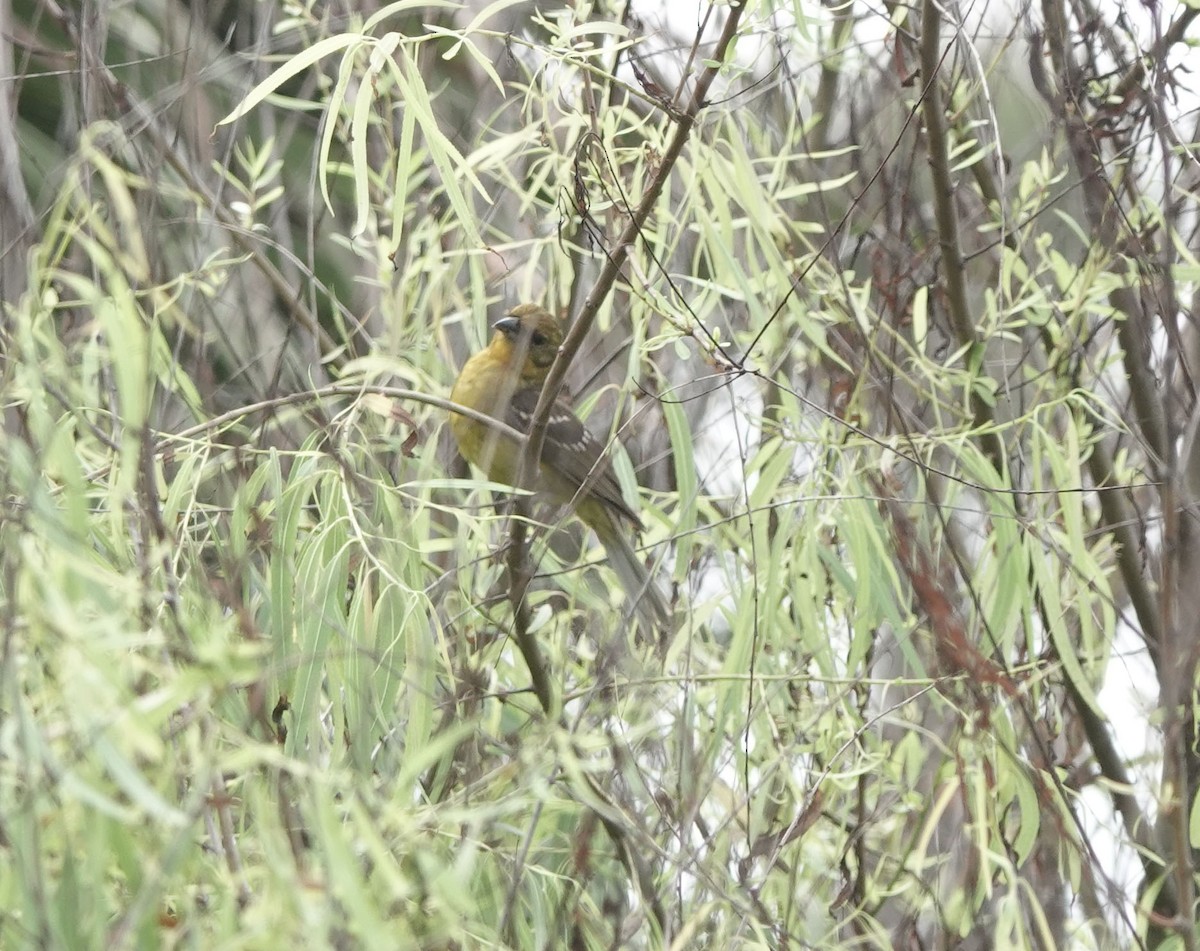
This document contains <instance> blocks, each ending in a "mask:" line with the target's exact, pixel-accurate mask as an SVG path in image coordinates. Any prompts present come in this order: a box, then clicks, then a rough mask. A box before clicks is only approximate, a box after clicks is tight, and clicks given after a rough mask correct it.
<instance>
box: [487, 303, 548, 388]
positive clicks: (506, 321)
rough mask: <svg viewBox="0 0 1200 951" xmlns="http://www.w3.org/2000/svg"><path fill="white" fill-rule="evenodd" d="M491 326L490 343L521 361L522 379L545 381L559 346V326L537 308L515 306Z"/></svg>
mask: <svg viewBox="0 0 1200 951" xmlns="http://www.w3.org/2000/svg"><path fill="white" fill-rule="evenodd" d="M492 326H493V329H495V331H496V336H495V337H494V338H493V339H494V341H495V342H497V343H501V342H502V343H503V344H505V345H507V346H508V347H511V348H512V350H513V352H514V353H515V354H516V355H517V357H518V359H520V360H522V362H523V364H524V372H523V373H522V374H521V375H522V376H523V377H545V375H546V372H547V371H548V370H549V369H550V364H552V363H553V362H554V358H555V357H556V356H558V348H559V347H561V346H562V342H563V328H562V325H561V324H560V323H559V322H558V320H556V319H555V318H554V316H553V315H552V314H550V313H548V312H547V311H545V310H543V309H542V308H541V307H539V306H538V305H537V304H518V305H517V306H516V307H514V308H513V309H512V310H510V311H509V312H508V313H507V314H505V315H504V316H503V317H501V318H500V319H499V320H497V321H496V323H495V324H493V325H492Z"/></svg>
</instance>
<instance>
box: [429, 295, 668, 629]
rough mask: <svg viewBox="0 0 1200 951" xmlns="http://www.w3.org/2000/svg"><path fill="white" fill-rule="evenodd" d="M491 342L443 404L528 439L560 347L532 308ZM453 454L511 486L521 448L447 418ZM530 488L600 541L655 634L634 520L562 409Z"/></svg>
mask: <svg viewBox="0 0 1200 951" xmlns="http://www.w3.org/2000/svg"><path fill="white" fill-rule="evenodd" d="M494 329H495V333H494V334H493V335H492V339H491V342H490V343H489V344H488V345H487V347H485V348H484V349H483V350H481V351H480V352H479V353H477V354H475V355H474V356H473V357H471V359H470V360H468V361H467V362H466V364H465V365H464V366H463V368H462V372H461V373H460V374H459V375H458V380H457V381H456V382H455V384H454V389H453V390H451V392H450V399H451V400H452V401H453V402H455V403H458V404H460V405H461V406H465V407H468V408H470V409H473V410H476V411H478V412H480V413H484V414H486V415H488V416H491V417H492V418H494V419H498V420H501V421H502V422H504V423H507V424H508V425H509V426H511V427H512V428H513V429H515V430H517V431H518V432H521V433H526V434H527V433H528V432H529V430H530V428H531V426H532V424H533V414H534V410H535V409H536V407H537V403H538V398H539V396H540V395H541V392H542V384H543V383H544V382H545V380H546V375H547V374H548V373H549V372H550V365H551V364H552V363H554V358H555V357H556V356H557V355H558V349H559V347H561V346H562V342H563V330H562V326H561V324H560V323H559V322H558V320H556V319H555V318H554V317H553V316H552V315H551V314H549V313H547V312H546V311H545V310H543V309H542V308H540V307H538V306H537V305H535V304H520V305H519V306H517V307H514V308H513V309H512V310H511V311H509V312H508V314H507V315H505V316H504V317H502V318H501V319H500V320H498V321H496V323H495V325H494ZM450 431H451V432H452V433H453V434H454V438H455V440H456V441H457V442H458V448H459V451H460V452H462V454H463V455H464V456H465V457H466V458H467V460H468V461H470V462H471V463H473V464H474V465H475V466H477V467H478V468H480V469H482V470H483V471H484V472H485V473H486V474H487V476H488V478H489V479H491V480H492V481H493V482H501V483H505V484H507V485H515V484H516V481H517V477H518V470H519V468H520V465H521V454H522V452H523V451H524V446H523V445H521V444H520V443H518V442H516V441H515V440H514V439H512V438H511V437H509V436H505V435H504V434H503V433H500V432H498V431H497V430H495V429H493V428H491V427H489V426H488V425H487V424H486V423H482V422H480V421H478V420H475V419H470V418H469V417H466V416H462V415H460V414H458V413H452V414H451V415H450ZM531 487H532V488H533V489H534V490H535V491H537V492H540V493H543V494H544V495H545V496H547V497H549V498H550V500H551V501H553V502H555V503H557V504H559V505H570V506H573V507H574V512H575V514H576V515H578V516H579V517H580V518H581V519H582V520H583V521H584V523H586V524H587V525H588V526H589V527H590V528H591V529H592V530H593V531H594V532H595V533H596V536H597V537H598V538H599V539H600V541H601V543H602V544H603V545H604V548H605V551H606V552H607V553H608V561H609V564H610V565H612V568H613V570H614V571H615V572H616V573H617V577H618V579H620V581H621V584H622V586H623V587H624V589H625V593H626V596H627V597H628V598H629V599H630V600H631V602H632V603H634V604H635V605H636V606H637V610H638V616H639V618H641V619H642V621H643V623H644V624H645V625H646V626H647V627H649V628H651V629H655V628H657V629H658V630H659V631H661V630H662V629H663V628H665V626H666V624H667V621H668V617H669V613H668V611H667V605H666V602H665V601H664V600H663V597H662V594H661V593H660V592H659V590H658V588H657V587H656V586H655V584H654V582H653V581H652V580H651V578H650V576H649V573H648V572H647V571H646V567H645V565H644V564H642V561H641V559H639V558H638V556H637V552H635V551H634V550H633V544H632V543H631V541H630V534H631V532H630V528H631V527H632V528H636V529H640V528H641V527H642V525H641V519H639V518H638V516H637V513H636V512H635V511H634V510H633V509H632V508H630V506H629V504H628V503H627V502H626V501H625V498H624V496H623V495H622V494H621V486H620V484H619V483H618V482H617V479H616V477H615V476H614V475H613V473H612V469H611V467H610V465H609V460H608V458H607V457H606V455H605V453H604V446H603V445H602V444H601V443H600V441H599V440H598V439H597V438H596V437H595V436H593V435H592V434H591V433H590V432H588V430H587V428H586V427H584V425H583V423H582V422H580V420H579V417H577V416H576V415H575V414H574V413H573V412H572V411H571V408H570V407H569V406H567V404H566V403H564V402H562V401H561V400H558V401H556V402H555V403H554V406H553V407H552V408H551V410H550V418H549V420H548V421H547V425H546V439H545V443H544V444H543V446H542V455H541V459H540V465H539V466H538V472H537V474H536V476H535V477H534V479H533V481H532V485H531Z"/></svg>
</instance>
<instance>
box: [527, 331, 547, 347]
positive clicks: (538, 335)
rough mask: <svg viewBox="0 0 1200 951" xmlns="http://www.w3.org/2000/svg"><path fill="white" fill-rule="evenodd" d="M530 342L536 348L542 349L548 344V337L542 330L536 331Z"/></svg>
mask: <svg viewBox="0 0 1200 951" xmlns="http://www.w3.org/2000/svg"><path fill="white" fill-rule="evenodd" d="M529 340H530V342H532V343H533V345H534V346H535V347H541V346H543V345H544V344H545V343H546V335H545V334H544V333H542V332H541V331H540V330H535V331H534V332H533V336H531V337H530V338H529Z"/></svg>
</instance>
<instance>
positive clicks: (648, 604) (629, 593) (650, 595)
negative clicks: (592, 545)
mask: <svg viewBox="0 0 1200 951" xmlns="http://www.w3.org/2000/svg"><path fill="white" fill-rule="evenodd" d="M603 534H604V535H605V536H608V537H602V538H601V539H600V540H601V541H602V542H603V543H604V547H605V550H606V551H607V552H608V563H609V564H610V565H612V568H613V571H615V572H616V573H617V578H618V580H620V582H621V587H622V588H624V589H625V597H626V599H627V600H628V601H629V604H630V606H631V608H632V613H633V615H634V616H635V617H636V618H637V619H638V623H639V624H640V625H641V626H642V628H643V631H644V633H645V635H646V636H647V638H648V639H649V640H650V641H652V642H654V643H659V642H660V641H661V639H665V638H666V637H667V636H668V635H669V633H670V630H669V625H670V621H671V611H670V609H669V608H668V607H667V601H666V598H664V597H663V593H662V591H660V590H659V587H658V585H657V584H655V583H654V579H653V578H652V577H650V572H648V571H647V570H646V566H645V564H644V563H643V562H642V559H641V558H640V557H638V553H637V552H636V551H635V550H634V548H633V542H632V541H630V536H629V534H628V533H626V532H622V531H621V528H620V527H619V526H615V525H614V526H613V531H612V532H611V533H609V532H605V533H603Z"/></svg>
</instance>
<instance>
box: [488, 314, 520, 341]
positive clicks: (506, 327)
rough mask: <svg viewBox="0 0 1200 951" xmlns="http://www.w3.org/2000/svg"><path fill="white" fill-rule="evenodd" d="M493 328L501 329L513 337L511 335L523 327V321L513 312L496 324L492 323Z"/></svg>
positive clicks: (503, 332)
mask: <svg viewBox="0 0 1200 951" xmlns="http://www.w3.org/2000/svg"><path fill="white" fill-rule="evenodd" d="M492 329H493V330H499V331H500V332H501V333H502V334H507V335H508V336H510V337H511V336H514V335H515V334H516V332H517V331H518V330H520V329H521V321H519V320H517V318H516V317H513V316H512V315H511V314H509V315H507V316H504V317H501V318H500V319H499V320H497V321H496V322H495V323H494V324H492Z"/></svg>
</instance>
